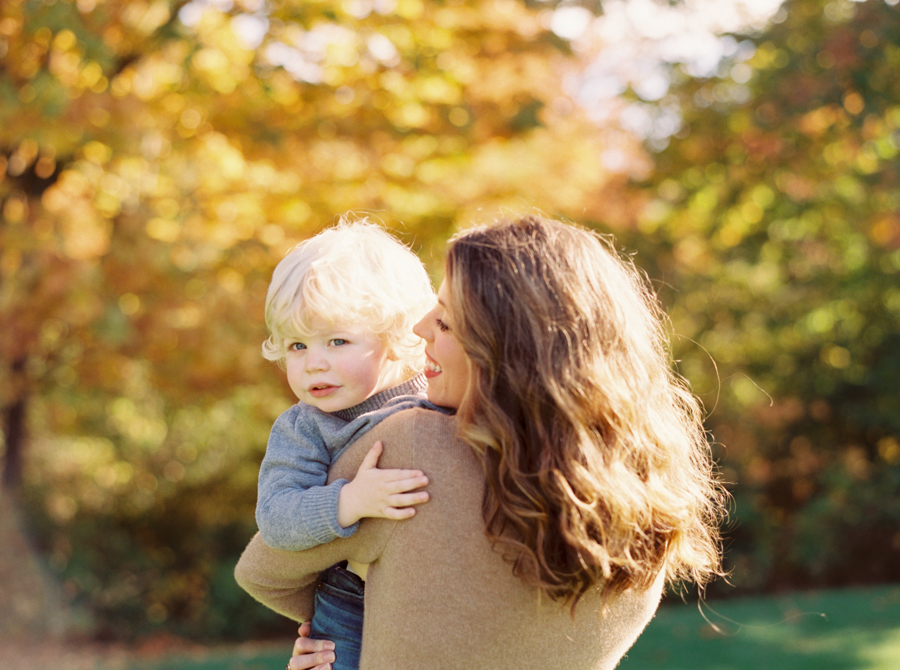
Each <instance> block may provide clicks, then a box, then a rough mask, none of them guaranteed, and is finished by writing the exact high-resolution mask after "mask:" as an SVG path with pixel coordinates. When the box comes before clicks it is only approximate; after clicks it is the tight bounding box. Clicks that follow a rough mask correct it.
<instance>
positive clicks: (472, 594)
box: [235, 409, 662, 670]
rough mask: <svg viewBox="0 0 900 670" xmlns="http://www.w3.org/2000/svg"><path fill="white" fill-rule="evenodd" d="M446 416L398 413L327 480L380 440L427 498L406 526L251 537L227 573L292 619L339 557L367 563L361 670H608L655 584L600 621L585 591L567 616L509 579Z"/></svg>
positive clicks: (651, 602) (470, 459) (366, 525)
mask: <svg viewBox="0 0 900 670" xmlns="http://www.w3.org/2000/svg"><path fill="white" fill-rule="evenodd" d="M455 434H456V423H455V419H453V417H447V416H444V415H441V414H439V413H437V412H431V411H427V410H420V409H416V410H407V411H403V412H399V413H397V414H395V415H393V416H391V417H390V418H388V419H385V420H384V421H383V422H382V423H381V424H379V425H378V426H376V427H375V428H374V429H372V430H371V431H370V432H368V433H367V434H366V435H364V436H363V437H362V438H361V439H360V440H359V441H357V442H356V443H354V444H353V445H351V446H350V447H349V448H348V449H347V450H346V451H345V452H344V453H343V454H342V455H341V456H340V458H338V460H337V461H336V462H335V463H334V464H333V466H332V468H331V471H330V474H329V479H334V478H338V477H347V478H352V477H353V475H354V474H355V473H356V469H357V467H358V466H359V464H360V462H361V461H362V458H363V456H364V455H365V454H366V452H367V451H368V450H369V448H370V447H371V445H372V444H373V443H374V442H375V441H376V440H382V441H383V442H384V453H383V455H382V457H381V459H380V461H379V467H382V468H419V469H421V470H423V471H424V472H425V473H426V474H427V475H428V477H429V479H430V480H431V484H430V485H429V486H428V491H429V492H430V494H431V500H430V501H429V502H428V503H426V504H424V505H421V506H419V507H417V508H416V509H417V512H416V515H415V516H414V517H413V518H412V519H410V520H407V521H389V520H386V519H366V520H365V521H363V523H362V524H361V526H360V529H359V532H357V533H356V535H354V536H352V537H349V538H346V539H340V540H335V541H334V542H331V543H328V544H323V545H320V546H318V547H314V548H312V549H308V550H306V551H302V552H286V551H279V550H276V549H271V548H269V547H268V546H266V545H265V543H263V542H262V540H261V539H260V538H259V535H257V536H256V537H254V538H253V540H252V541H251V542H250V544H249V545H248V547H247V549H246V550H245V551H244V554H243V556H242V557H241V559H240V562H239V563H238V565H237V568H236V570H235V577H236V578H237V581H238V583H240V585H241V586H242V587H243V588H245V589H246V590H247V591H248V592H249V593H250V594H251V595H252V596H253V597H255V598H256V599H257V600H259V601H260V602H261V603H263V604H265V605H267V606H268V607H270V608H272V609H274V610H275V611H277V612H280V613H281V614H284V615H285V616H288V617H290V618H292V619H294V620H296V621H305V620H307V619H308V618H309V617H310V616H311V614H312V594H313V589H314V588H315V582H316V580H317V576H318V573H319V572H320V571H321V570H323V569H325V568H327V567H328V566H330V565H332V564H333V563H336V562H338V561H340V560H344V559H351V560H355V561H358V562H360V563H370V564H371V565H370V566H369V571H368V578H367V581H366V605H365V606H366V613H365V624H364V629H363V647H362V659H361V662H360V670H423V669H432V670H444V669H446V670H450V669H459V670H462V669H466V670H472V669H473V668H474V669H477V668H491V669H492V670H524V669H528V668H535V669H538V668H540V669H541V670H554V669H559V670H563V669H564V670H588V669H589V668H590V669H592V670H600V669H603V670H609V669H611V668H614V667H615V666H616V664H617V663H618V662H619V660H620V659H621V658H622V656H623V655H624V654H625V652H626V651H627V650H628V648H629V647H631V645H632V644H633V643H634V641H635V640H636V639H637V637H638V635H639V634H640V633H641V631H642V630H643V629H644V626H646V625H647V622H648V621H649V620H650V619H651V617H652V616H653V614H654V612H655V611H656V608H657V606H658V604H659V600H660V596H661V592H662V579H661V578H660V579H658V580H657V583H656V584H655V585H654V586H653V587H652V588H650V589H649V590H648V591H646V592H626V593H625V594H624V595H622V596H620V597H618V598H617V599H615V600H613V601H611V602H610V603H609V608H608V612H607V613H606V614H605V615H604V614H602V612H601V610H602V607H601V605H602V603H601V599H600V597H599V592H598V591H595V592H591V593H588V594H587V595H586V596H585V597H584V598H582V600H581V602H580V603H579V605H578V608H577V610H576V613H575V618H574V620H573V618H572V617H571V615H570V611H569V608H568V607H566V606H564V605H561V604H558V603H555V602H553V601H550V600H549V599H547V598H546V597H544V598H541V597H540V596H539V594H538V592H537V590H536V589H534V588H532V587H529V586H527V585H525V584H524V582H522V580H520V579H519V578H517V577H515V576H513V574H512V569H511V567H510V564H509V563H507V562H505V561H504V560H503V559H502V558H501V557H500V555H499V554H498V553H497V552H496V551H494V550H493V549H492V548H491V544H490V542H489V541H488V539H487V538H486V536H485V533H484V521H483V520H482V516H481V500H482V492H483V488H484V475H483V473H482V468H481V464H480V462H479V460H478V459H477V457H476V456H475V455H474V454H473V452H472V450H471V448H470V447H468V446H467V445H466V444H464V443H463V442H462V441H460V440H458V439H456V438H455Z"/></svg>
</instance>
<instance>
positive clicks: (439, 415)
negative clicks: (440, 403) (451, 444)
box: [372, 407, 456, 439]
mask: <svg viewBox="0 0 900 670" xmlns="http://www.w3.org/2000/svg"><path fill="white" fill-rule="evenodd" d="M376 431H377V433H378V434H379V437H378V439H385V436H384V435H382V434H393V435H396V436H403V437H413V436H417V435H420V436H421V435H428V436H430V437H432V438H447V439H452V438H454V437H456V417H454V416H452V415H449V414H445V413H443V412H438V411H434V410H431V409H424V408H421V407H414V408H410V409H404V410H401V411H399V412H395V413H393V414H391V415H390V416H389V417H387V418H386V419H384V420H383V421H382V422H381V423H379V424H378V425H377V426H376V427H375V428H373V429H372V433H373V434H374V433H375V432H376Z"/></svg>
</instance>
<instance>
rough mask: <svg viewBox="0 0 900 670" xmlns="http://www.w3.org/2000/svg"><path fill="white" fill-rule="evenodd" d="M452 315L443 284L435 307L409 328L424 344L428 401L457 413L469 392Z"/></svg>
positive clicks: (465, 359)
mask: <svg viewBox="0 0 900 670" xmlns="http://www.w3.org/2000/svg"><path fill="white" fill-rule="evenodd" d="M452 312H453V310H452V305H450V301H449V291H448V290H447V282H446V281H444V282H442V283H441V288H440V290H439V291H438V304H437V305H436V306H435V308H434V309H433V310H431V311H430V312H428V314H426V315H425V316H424V317H423V319H422V320H421V321H419V323H417V324H416V325H415V326H414V327H413V332H414V333H415V334H416V335H418V336H419V337H421V338H422V339H423V340H425V357H426V360H425V377H426V379H428V399H429V400H430V401H431V402H433V403H434V404H435V405H439V406H440V407H450V408H453V409H459V405H460V403H462V399H463V395H465V392H466V389H468V388H469V357H468V356H466V352H465V351H463V348H462V345H461V344H460V343H459V340H457V339H456V335H455V333H454V332H453V327H454V323H453V317H452V316H451V314H452Z"/></svg>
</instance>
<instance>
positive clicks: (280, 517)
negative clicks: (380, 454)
mask: <svg viewBox="0 0 900 670" xmlns="http://www.w3.org/2000/svg"><path fill="white" fill-rule="evenodd" d="M329 465H331V457H330V454H329V453H328V449H327V447H326V443H325V438H324V437H323V435H322V433H321V431H320V430H319V426H318V424H317V422H316V418H315V415H314V412H313V410H312V408H310V407H306V406H302V405H295V406H293V407H291V408H290V409H289V410H288V411H286V412H285V413H284V414H282V415H281V416H280V417H278V419H277V420H276V421H275V424H274V425H273V426H272V432H271V433H270V435H269V443H268V446H267V447H266V455H265V458H263V462H262V465H261V466H260V469H259V493H258V497H257V502H256V524H257V526H259V531H260V534H261V535H262V538H263V540H264V541H265V542H266V544H268V545H269V546H270V547H273V548H275V549H280V550H283V551H301V550H303V549H309V548H310V547H314V546H316V545H318V544H323V543H325V542H331V541H332V540H334V539H337V538H339V537H349V536H350V535H352V534H353V533H354V532H356V526H350V527H342V526H341V525H340V524H338V522H337V507H338V496H339V494H340V490H341V488H342V487H343V486H344V484H346V483H347V480H346V479H339V480H337V481H335V482H332V483H330V484H328V485H327V486H326V485H325V482H326V479H327V477H328V467H329Z"/></svg>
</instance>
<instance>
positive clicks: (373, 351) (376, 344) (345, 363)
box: [285, 323, 388, 412]
mask: <svg viewBox="0 0 900 670" xmlns="http://www.w3.org/2000/svg"><path fill="white" fill-rule="evenodd" d="M313 326H314V328H315V334H314V335H312V336H311V337H304V338H301V339H298V340H291V341H289V342H288V348H287V355H286V357H285V367H286V368H287V378H288V384H290V386H291V390H292V391H293V392H294V394H295V395H296V396H297V399H298V400H300V402H303V403H306V404H307V405H312V406H313V407H316V408H318V409H320V410H322V411H323V412H337V411H338V410H342V409H347V408H348V407H353V406H354V405H358V404H359V403H361V402H362V401H363V400H365V399H366V398H368V397H369V396H371V395H373V394H375V393H377V392H379V391H382V390H384V388H386V382H387V375H386V369H387V362H388V352H387V351H386V349H385V346H384V344H383V343H382V341H381V339H380V338H379V337H378V336H376V335H373V334H372V333H369V332H367V331H363V330H358V329H354V328H349V329H348V328H335V327H330V326H327V325H324V324H320V323H313ZM320 326H321V327H320Z"/></svg>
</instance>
